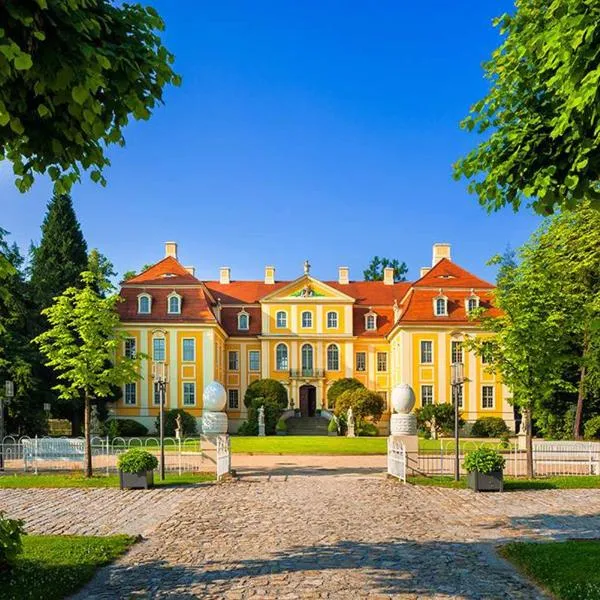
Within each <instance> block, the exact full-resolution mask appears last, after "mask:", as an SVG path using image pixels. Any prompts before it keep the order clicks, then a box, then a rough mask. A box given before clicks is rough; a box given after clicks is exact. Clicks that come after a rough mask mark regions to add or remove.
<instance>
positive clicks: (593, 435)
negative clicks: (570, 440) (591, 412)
mask: <svg viewBox="0 0 600 600" xmlns="http://www.w3.org/2000/svg"><path fill="white" fill-rule="evenodd" d="M583 433H584V435H585V439H586V440H596V439H600V415H598V416H597V417H592V418H591V419H588V420H587V421H586V422H585V425H584V426H583Z"/></svg>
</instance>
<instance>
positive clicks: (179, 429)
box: [175, 414, 183, 440]
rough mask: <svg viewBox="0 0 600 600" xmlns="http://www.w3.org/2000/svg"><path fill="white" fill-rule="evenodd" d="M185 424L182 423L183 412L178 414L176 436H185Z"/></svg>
mask: <svg viewBox="0 0 600 600" xmlns="http://www.w3.org/2000/svg"><path fill="white" fill-rule="evenodd" d="M182 433H183V425H182V423H181V414H178V415H177V417H176V418H175V437H176V438H177V439H178V440H180V439H181V438H182V437H183V436H182Z"/></svg>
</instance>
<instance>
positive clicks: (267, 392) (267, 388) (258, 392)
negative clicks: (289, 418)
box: [244, 379, 288, 410]
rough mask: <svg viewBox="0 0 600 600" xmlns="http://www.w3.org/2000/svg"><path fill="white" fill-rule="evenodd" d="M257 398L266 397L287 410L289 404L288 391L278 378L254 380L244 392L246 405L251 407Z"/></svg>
mask: <svg viewBox="0 0 600 600" xmlns="http://www.w3.org/2000/svg"><path fill="white" fill-rule="evenodd" d="M256 398H264V399H266V400H267V399H268V400H269V401H273V402H275V403H276V404H278V405H279V407H280V408H281V410H285V409H286V408H287V405H288V397H287V392H286V390H285V388H284V387H283V385H282V384H281V382H279V381H277V380H276V379H258V380H256V381H253V382H252V383H251V384H250V385H249V386H248V388H247V389H246V393H245V394H244V405H245V406H246V408H249V407H250V406H251V404H252V402H253V400H255V399H256Z"/></svg>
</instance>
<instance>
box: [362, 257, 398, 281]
mask: <svg viewBox="0 0 600 600" xmlns="http://www.w3.org/2000/svg"><path fill="white" fill-rule="evenodd" d="M386 267H392V268H393V269H394V281H396V282H398V281H406V274H407V273H408V267H407V266H406V263H405V262H404V261H403V262H400V261H399V260H398V259H397V258H394V259H389V258H379V256H374V257H373V258H372V259H371V262H370V263H369V266H368V267H367V268H366V269H365V270H364V271H363V277H364V278H365V281H383V271H384V269H385V268H386Z"/></svg>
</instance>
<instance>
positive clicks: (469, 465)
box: [463, 446, 505, 473]
mask: <svg viewBox="0 0 600 600" xmlns="http://www.w3.org/2000/svg"><path fill="white" fill-rule="evenodd" d="M504 462H505V461H504V457H503V456H502V454H500V452H498V451H497V450H494V449H493V448H488V447H487V446H482V447H481V448H477V449H476V450H472V451H471V452H467V454H466V456H465V462H464V463H463V467H464V468H465V469H466V470H467V473H472V472H473V471H478V472H479V473H491V472H492V471H501V470H502V469H504Z"/></svg>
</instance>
